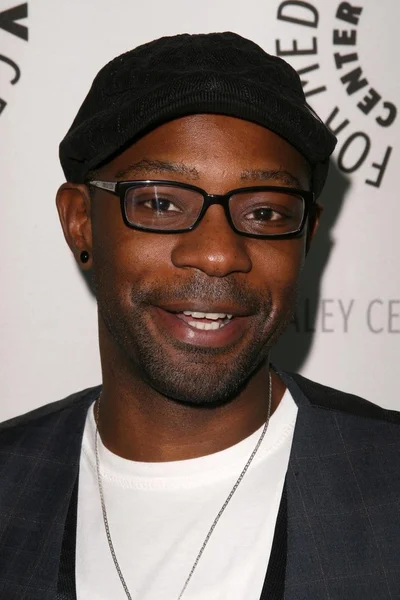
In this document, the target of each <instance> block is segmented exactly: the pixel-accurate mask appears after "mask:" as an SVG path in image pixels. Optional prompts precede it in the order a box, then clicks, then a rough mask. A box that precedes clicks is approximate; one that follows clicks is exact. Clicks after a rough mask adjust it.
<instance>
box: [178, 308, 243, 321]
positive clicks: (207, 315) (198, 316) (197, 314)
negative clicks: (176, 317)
mask: <svg viewBox="0 0 400 600" xmlns="http://www.w3.org/2000/svg"><path fill="white" fill-rule="evenodd" d="M183 314H184V315H186V316H187V317H194V318H195V319H210V320H211V321H216V320H217V319H232V315H227V314H225V313H205V312H192V311H190V310H184V311H183Z"/></svg>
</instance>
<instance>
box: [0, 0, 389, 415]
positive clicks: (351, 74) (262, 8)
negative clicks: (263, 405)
mask: <svg viewBox="0 0 400 600" xmlns="http://www.w3.org/2000/svg"><path fill="white" fill-rule="evenodd" d="M25 14H27V16H26V17H25V18H24V15H25ZM338 17H339V18H338ZM399 19H400V4H399V2H398V0H380V1H379V2H377V1H376V0H359V1H358V2H357V4H356V5H353V6H351V5H349V4H348V3H343V2H339V1H338V0H314V1H311V0H310V2H299V1H296V2H294V1H291V2H282V1H279V0H247V1H246V2H243V1H242V0H229V1H228V0H201V1H199V2H194V1H189V0H169V1H168V2H164V1H162V0H147V1H146V2H133V1H132V0H113V1H112V2H110V1H109V0H47V1H44V0H31V1H29V2H28V3H26V4H25V3H22V4H18V3H17V2H15V0H14V1H13V0H0V111H1V112H0V140H1V141H0V148H1V163H0V164H1V179H0V184H1V195H0V206H1V212H0V214H1V221H0V223H1V236H0V273H1V282H2V291H1V295H0V319H1V337H0V357H1V361H0V365H1V367H0V368H1V376H0V420H2V419H5V418H8V417H12V416H14V415H16V414H19V413H21V412H24V411H27V410H29V409H31V408H34V407H36V406H39V405H41V404H44V403H47V402H51V401H53V400H56V399H59V398H61V397H63V396H65V395H67V394H69V393H71V392H73V391H76V390H78V389H80V388H84V387H88V386H90V385H94V384H96V383H98V382H99V381H100V368H99V356H98V350H97V322H96V307H95V302H94V300H93V298H92V297H91V295H90V293H89V292H88V290H87V287H86V285H85V283H84V281H83V279H82V277H81V276H80V274H79V272H78V269H77V267H76V265H75V263H74V260H73V258H72V256H71V254H70V252H69V250H68V248H67V246H66V244H65V242H64V240H63V237H62V233H61V229H60V226H59V223H58V218H57V214H56V209H55V204H54V198H55V193H56V190H57V188H58V186H59V185H60V183H61V182H62V181H63V175H62V171H61V168H60V166H59V163H58V144H59V141H60V140H61V139H62V137H63V136H64V134H65V132H66V131H67V129H68V127H69V126H70V124H71V122H72V119H73V118H74V116H75V114H76V111H77V109H78V108H79V106H80V104H81V102H82V100H83V98H84V96H85V95H86V93H87V91H88V89H89V85H90V83H91V81H92V79H93V77H94V76H95V74H96V73H97V71H98V70H99V69H100V68H101V67H102V66H103V64H105V63H106V62H108V61H109V60H110V59H111V58H113V57H114V56H116V55H117V54H120V53H121V52H124V51H126V50H128V49H130V48H132V47H135V46H137V45H139V44H141V43H144V42H146V41H149V40H151V39H154V38H156V37H160V36H162V35H170V34H175V33H182V32H191V33H195V32H207V31H224V30H231V31H235V32H237V33H240V34H241V35H244V36H246V37H249V38H251V39H253V40H254V41H255V42H257V43H258V44H260V45H261V46H262V47H264V48H265V49H266V50H267V51H269V52H272V53H275V52H278V53H281V54H282V53H285V52H286V54H283V58H285V59H286V60H288V61H289V62H290V63H291V64H292V65H293V66H294V67H295V68H296V69H297V70H301V71H302V78H303V80H304V81H305V82H306V83H305V91H306V92H307V93H308V94H310V95H309V102H310V104H311V105H312V106H314V108H315V109H316V110H317V112H318V113H319V114H320V116H321V118H322V119H323V120H325V121H328V122H329V123H330V126H331V127H332V129H334V130H337V131H338V138H339V143H338V148H337V151H336V152H335V165H334V168H333V170H332V174H331V177H330V181H329V186H328V189H327V191H326V193H325V194H324V198H323V199H324V203H325V205H326V208H325V218H324V225H323V227H322V231H321V233H320V235H319V238H318V240H317V242H316V244H315V247H314V248H313V249H312V251H311V253H310V258H309V265H308V268H307V272H306V273H305V282H304V283H305V285H304V289H303V295H302V299H301V302H300V305H299V310H298V313H297V316H296V320H295V322H294V323H293V324H292V325H291V326H290V328H289V331H288V334H287V335H286V339H285V340H283V341H282V344H280V347H279V348H278V351H277V352H276V356H275V360H276V362H278V363H279V364H282V365H283V366H285V367H289V368H297V369H300V370H301V372H302V373H303V374H305V375H306V376H308V377H311V378H313V379H315V380H317V381H321V382H324V383H326V384H328V385H332V386H334V387H338V388H341V389H345V390H347V391H350V392H353V393H356V394H360V395H363V396H365V397H367V398H368V399H370V400H372V401H374V402H376V403H378V404H381V405H383V406H387V407H391V408H397V409H400V398H399V390H400V383H399V382H398V379H397V368H398V366H397V364H398V356H399V343H400V275H399V268H398V255H399V250H400V240H399V237H400V233H399V225H400V204H399V200H398V197H399V188H398V170H399V167H398V149H397V144H398V141H399V124H400V118H397V119H396V116H397V115H396V107H397V104H398V103H399V100H400V81H399V77H398V56H399V41H398V21H399ZM335 30H336V33H335ZM27 34H28V39H27V40H26V39H24V38H26V36H27ZM18 71H19V73H18ZM18 75H19V79H18ZM342 78H343V80H342ZM16 79H17V80H16ZM390 148H392V150H390ZM366 180H367V182H366ZM368 182H369V183H368ZM378 184H379V185H378ZM312 330H315V331H312ZM283 342H285V343H283Z"/></svg>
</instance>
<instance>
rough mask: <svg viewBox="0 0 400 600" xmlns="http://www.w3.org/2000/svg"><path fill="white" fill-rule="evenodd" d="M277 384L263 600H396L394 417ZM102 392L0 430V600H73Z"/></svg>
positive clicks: (310, 389) (399, 556) (397, 417)
mask: <svg viewBox="0 0 400 600" xmlns="http://www.w3.org/2000/svg"><path fill="white" fill-rule="evenodd" d="M280 375H281V377H282V378H283V379H284V381H285V383H286V385H287V386H288V388H289V390H290V392H291V393H292V395H293V398H294V400H295V402H296V403H297V405H298V409H299V410H298V416H297V421H296V427H295V433H294V439H293V445H292V451H291V456H290V460H289V467H288V471H287V476H286V482H285V486H284V491H283V494H282V500H281V505H280V509H279V514H278V519H277V523H276V528H275V536H274V542H273V546H272V552H271V556H270V558H269V561H268V560H267V558H266V564H265V570H266V577H265V582H264V586H263V590H262V593H261V597H260V600H348V599H351V600H400V502H399V498H400V427H399V424H400V413H397V412H394V411H389V410H385V409H382V408H379V407H378V406H376V405H374V404H371V403H369V402H366V401H365V400H362V399H361V398H358V397H356V396H352V395H349V394H344V393H342V392H338V391H336V390H333V389H330V388H327V387H324V386H321V385H319V384H317V383H313V382H311V381H308V380H306V379H304V378H303V377H300V376H299V375H291V376H290V375H288V374H284V373H281V374H280ZM99 389H100V388H92V389H89V390H86V391H83V392H79V393H77V394H74V395H73V396H70V397H69V398H67V399H65V400H62V401H60V402H56V403H54V404H50V405H47V406H44V407H42V408H40V409H38V410H35V411H33V412H31V413H28V414H27V415H23V416H21V417H17V418H16V419H12V420H10V421H7V422H6V423H3V424H2V425H1V426H0V599H1V600H74V599H76V591H75V541H76V505H77V489H78V469H79V458H80V448H81V441H82V435H83V429H84V424H85V418H86V413H87V410H88V408H89V406H90V404H91V403H92V402H93V401H94V400H95V398H96V397H97V395H98V393H99ZM266 476H268V474H266ZM122 597H123V590H122V588H121V598H122ZM93 600H95V599H93Z"/></svg>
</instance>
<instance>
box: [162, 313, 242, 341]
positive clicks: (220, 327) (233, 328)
mask: <svg viewBox="0 0 400 600" xmlns="http://www.w3.org/2000/svg"><path fill="white" fill-rule="evenodd" d="M154 313H155V316H156V320H157V321H158V323H159V324H160V325H161V327H162V328H163V329H164V331H167V333H168V335H169V336H171V337H173V338H174V339H176V340H177V341H180V342H185V343H187V344H190V345H192V346H203V347H204V346H208V347H214V348H222V347H224V346H230V345H232V344H234V343H236V342H238V341H239V340H240V338H241V337H243V335H244V333H245V331H246V328H247V323H248V317H249V315H244V314H243V313H244V311H239V310H232V309H231V310H230V309H229V308H228V307H222V308H221V307H212V308H208V307H207V308H205V307H202V310H199V309H197V307H196V309H192V310H189V309H188V308H187V307H170V306H169V307H168V308H166V307H165V308H164V307H163V308H161V307H156V308H155V309H154Z"/></svg>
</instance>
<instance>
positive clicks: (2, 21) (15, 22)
mask: <svg viewBox="0 0 400 600" xmlns="http://www.w3.org/2000/svg"><path fill="white" fill-rule="evenodd" d="M27 16H28V3H27V2H26V3H25V4H19V5H18V6H14V7H12V8H8V9H7V10H3V11H1V12H0V29H3V30H4V31H6V32H7V33H10V34H11V35H14V36H16V37H17V38H19V39H21V40H24V41H25V42H27V41H28V28H27V27H26V26H25V25H23V24H22V23H19V21H21V19H26V17H27ZM0 61H1V62H3V63H5V64H6V65H8V66H9V67H10V68H11V70H12V73H11V78H10V77H8V78H7V73H5V75H4V76H3V75H2V76H1V80H3V78H6V80H7V82H9V83H11V85H15V84H16V83H18V81H19V80H20V77H21V70H20V68H19V66H18V65H17V63H16V62H15V61H14V60H13V59H12V58H11V57H9V56H4V55H3V54H0ZM2 87H3V86H2ZM6 106H7V101H6V100H5V99H4V98H2V97H1V96H0V114H1V113H2V112H3V110H4V109H5V107H6Z"/></svg>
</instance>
